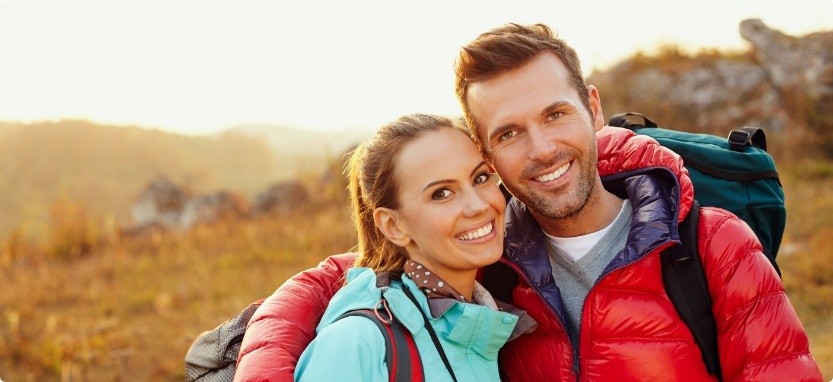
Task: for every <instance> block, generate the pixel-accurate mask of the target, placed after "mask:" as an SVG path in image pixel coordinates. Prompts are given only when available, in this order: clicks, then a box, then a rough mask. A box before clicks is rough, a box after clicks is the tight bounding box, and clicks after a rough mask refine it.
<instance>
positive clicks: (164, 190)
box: [130, 176, 191, 230]
mask: <svg viewBox="0 0 833 382" xmlns="http://www.w3.org/2000/svg"><path fill="white" fill-rule="evenodd" d="M190 197H191V195H190V193H189V192H188V191H186V190H185V189H183V188H181V187H179V186H177V185H176V184H174V183H173V182H171V181H170V180H169V179H168V178H166V177H164V176H159V177H157V178H156V179H154V180H153V181H151V182H150V183H149V184H148V185H147V187H145V189H144V191H142V193H141V194H140V195H139V198H138V199H137V200H136V202H135V203H134V204H133V206H132V207H131V208H130V213H131V216H132V218H133V224H134V228H135V229H139V230H141V229H142V228H144V227H148V228H150V227H154V226H161V227H163V228H168V229H170V228H176V227H179V219H180V215H181V214H182V211H183V209H184V208H185V204H186V203H187V201H188V199H189V198H190Z"/></svg>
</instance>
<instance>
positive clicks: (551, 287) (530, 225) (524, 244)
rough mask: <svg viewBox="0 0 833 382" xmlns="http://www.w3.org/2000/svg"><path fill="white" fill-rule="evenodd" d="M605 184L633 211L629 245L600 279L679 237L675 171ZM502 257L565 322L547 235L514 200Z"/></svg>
mask: <svg viewBox="0 0 833 382" xmlns="http://www.w3.org/2000/svg"><path fill="white" fill-rule="evenodd" d="M602 182H603V184H604V186H605V189H607V190H608V191H610V192H612V193H614V194H616V195H617V196H619V197H620V198H626V199H628V200H629V202H630V203H631V206H632V207H633V210H634V214H633V221H632V223H631V227H630V232H629V234H628V241H627V245H626V247H625V249H624V250H623V251H621V252H619V253H618V254H617V255H616V256H615V257H614V258H613V260H612V261H611V262H610V263H609V264H608V265H607V266H606V267H605V270H604V271H602V275H601V276H600V278H601V277H603V276H604V275H605V274H607V273H610V272H611V271H613V270H615V269H617V268H620V267H623V266H626V265H627V264H630V263H632V262H634V261H636V260H638V259H640V258H642V257H643V256H645V255H646V254H648V253H650V252H651V251H653V250H654V249H656V248H658V247H660V246H662V245H663V244H666V243H668V242H669V241H676V242H678V241H679V236H678V233H677V220H678V219H677V217H678V215H679V205H680V186H679V183H678V181H677V176H676V175H675V174H674V172H673V171H671V170H669V169H667V168H665V167H646V168H640V169H636V170H632V171H625V172H622V173H618V174H613V175H608V176H604V177H603V178H602ZM504 257H505V258H506V260H508V261H509V262H511V263H514V264H515V265H517V266H518V267H519V268H520V269H521V271H522V272H523V273H524V276H525V277H526V279H527V280H528V281H529V283H530V284H531V286H532V287H534V288H535V289H537V290H538V291H539V292H540V294H541V295H542V296H543V297H544V299H545V300H546V301H547V302H548V303H549V304H550V306H551V307H552V308H553V310H554V311H555V313H556V315H557V316H559V319H560V320H561V322H562V323H566V322H567V321H566V316H565V315H566V313H565V310H564V303H563V301H562V299H561V292H560V290H559V289H558V287H557V286H556V285H555V280H554V278H553V276H552V265H551V264H550V262H549V258H548V255H547V244H546V238H545V237H544V234H543V231H542V230H541V227H540V226H539V225H538V222H537V221H535V219H534V218H533V217H532V214H531V213H530V212H529V209H528V207H527V206H526V205H524V204H523V203H521V202H520V201H518V200H517V199H514V198H513V199H512V200H511V201H510V202H509V205H508V207H507V209H506V239H505V241H504Z"/></svg>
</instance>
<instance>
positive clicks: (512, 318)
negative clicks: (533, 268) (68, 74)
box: [295, 114, 523, 381]
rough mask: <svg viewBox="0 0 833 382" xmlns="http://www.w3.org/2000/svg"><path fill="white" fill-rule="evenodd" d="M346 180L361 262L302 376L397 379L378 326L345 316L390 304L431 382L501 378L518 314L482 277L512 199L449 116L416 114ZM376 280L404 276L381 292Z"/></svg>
mask: <svg viewBox="0 0 833 382" xmlns="http://www.w3.org/2000/svg"><path fill="white" fill-rule="evenodd" d="M348 172H349V177H350V199H351V200H350V201H351V207H352V210H353V217H354V223H355V225H356V228H357V231H358V237H359V252H360V254H359V258H358V259H357V261H356V265H355V266H356V267H355V268H353V269H351V270H350V271H349V272H348V275H347V284H346V285H345V286H344V287H342V289H341V290H340V291H339V292H338V293H337V294H336V295H335V297H334V298H333V299H332V300H331V302H330V304H329V306H328V308H327V311H326V312H325V313H324V316H323V318H322V320H321V323H320V324H319V326H318V328H317V335H316V338H315V340H313V342H312V343H311V344H310V346H309V347H307V349H306V350H305V351H304V353H303V354H302V355H301V359H300V360H299V363H298V366H297V368H296V369H295V379H296V380H299V381H322V380H352V381H385V380H388V374H387V368H386V365H385V361H384V360H385V351H386V350H385V345H384V342H383V336H382V334H381V332H380V330H379V328H378V327H377V326H375V324H374V323H372V322H371V321H370V320H369V319H367V318H364V317H345V318H340V317H341V316H342V315H343V314H344V313H346V312H349V311H353V310H357V309H373V308H374V307H377V306H379V305H380V301H381V300H382V299H384V300H385V301H386V302H387V304H386V305H387V309H389V311H390V312H391V313H392V314H393V316H395V317H396V318H397V319H398V320H399V321H400V322H403V326H405V327H406V329H407V330H409V331H410V332H411V335H412V336H413V337H414V340H415V342H416V345H417V347H418V349H419V353H420V357H421V359H422V364H423V367H424V375H425V380H427V381H440V380H452V379H455V378H456V380H457V381H487V380H499V375H498V368H497V354H498V350H499V349H500V347H501V346H503V344H504V343H505V342H506V341H507V340H508V339H509V338H510V336H511V335H512V333H513V330H515V329H516V324H517V323H518V320H519V317H518V316H516V315H515V314H513V313H508V312H505V311H500V310H499V309H498V308H497V305H496V303H495V301H494V299H492V298H491V296H490V295H489V293H488V292H486V290H485V289H483V287H481V286H480V285H479V284H478V283H477V282H476V281H475V275H476V273H477V270H478V268H480V267H483V266H485V265H488V264H491V263H494V262H495V261H497V260H498V259H499V258H500V256H501V253H502V251H503V219H504V218H503V212H504V209H505V199H504V197H503V195H502V194H501V192H500V190H499V188H498V186H497V184H496V183H495V182H494V181H493V180H492V178H493V174H492V172H491V169H490V168H489V166H488V164H487V163H486V162H485V161H484V160H483V158H482V157H481V155H480V153H479V151H478V149H477V147H476V146H475V144H474V142H473V141H472V140H471V138H470V137H469V136H468V135H467V133H466V132H465V131H464V130H462V129H461V128H459V127H457V126H456V125H455V123H454V122H453V121H452V120H450V119H447V118H443V117H437V116H429V115H421V114H417V115H409V116H405V117H402V118H400V119H398V120H397V121H395V122H393V123H391V124H388V125H386V126H383V127H382V128H381V129H380V130H379V132H378V133H377V134H376V136H375V137H374V138H372V139H371V140H370V141H368V142H366V143H365V144H364V145H362V146H360V147H359V148H358V149H356V151H355V152H354V153H353V156H352V158H351V160H350V163H349V168H348ZM379 272H391V273H394V274H397V275H401V278H400V279H399V280H397V281H395V282H393V283H392V284H391V287H390V288H378V287H377V286H376V280H377V276H376V274H377V273H379ZM405 290H407V291H410V292H412V294H413V295H415V296H416V299H415V301H416V305H415V304H414V303H413V302H412V301H411V300H409V299H408V297H406V294H405V293H403V292H404V291H405ZM422 316H428V317H431V318H430V319H428V321H429V322H430V326H431V328H432V329H433V330H434V331H436V333H437V337H438V338H439V343H440V344H441V348H440V349H437V348H436V347H435V345H434V343H433V342H432V339H431V337H430V334H429V333H428V332H429V330H422V323H423V322H424V321H423V317H422ZM339 318H340V319H339ZM414 323H416V324H414ZM517 329H518V331H520V330H523V328H517ZM441 353H444V354H445V356H447V359H448V361H449V364H450V367H451V370H448V369H446V367H445V366H444V363H443V361H442V360H441V355H440V354H441ZM452 374H453V376H452Z"/></svg>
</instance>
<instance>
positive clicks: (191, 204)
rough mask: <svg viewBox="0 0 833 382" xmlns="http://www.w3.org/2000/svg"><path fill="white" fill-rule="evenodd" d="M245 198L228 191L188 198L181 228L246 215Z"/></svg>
mask: <svg viewBox="0 0 833 382" xmlns="http://www.w3.org/2000/svg"><path fill="white" fill-rule="evenodd" d="M245 210H246V209H245V203H244V202H243V200H242V199H241V198H240V197H238V196H236V195H234V194H232V193H230V192H226V191H219V192H215V193H213V194H209V195H202V196H198V197H195V198H192V199H190V200H188V202H187V203H185V207H184V208H183V210H182V214H181V215H180V217H179V228H182V229H190V228H191V227H194V226H196V225H199V224H211V223H215V222H217V221H220V220H223V219H236V218H240V217H242V216H244V215H245Z"/></svg>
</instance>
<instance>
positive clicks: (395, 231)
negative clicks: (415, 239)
mask: <svg viewBox="0 0 833 382" xmlns="http://www.w3.org/2000/svg"><path fill="white" fill-rule="evenodd" d="M373 222H374V223H375V224H376V228H378V229H379V230H380V231H382V234H383V235H385V237H387V238H388V240H390V241H391V242H392V243H393V244H396V245H397V246H400V247H403V248H404V247H405V246H406V245H408V243H410V242H411V237H410V236H408V234H407V232H406V231H405V229H404V227H401V226H400V224H399V219H397V213H396V211H394V210H392V209H390V208H383V207H379V208H377V209H375V210H373Z"/></svg>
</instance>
